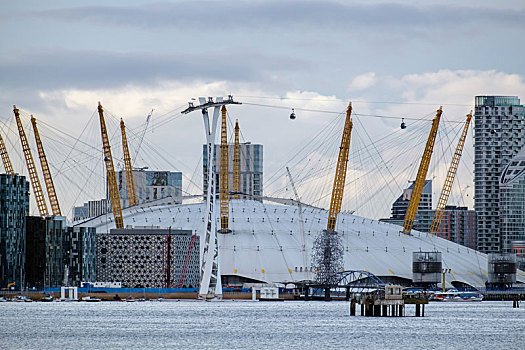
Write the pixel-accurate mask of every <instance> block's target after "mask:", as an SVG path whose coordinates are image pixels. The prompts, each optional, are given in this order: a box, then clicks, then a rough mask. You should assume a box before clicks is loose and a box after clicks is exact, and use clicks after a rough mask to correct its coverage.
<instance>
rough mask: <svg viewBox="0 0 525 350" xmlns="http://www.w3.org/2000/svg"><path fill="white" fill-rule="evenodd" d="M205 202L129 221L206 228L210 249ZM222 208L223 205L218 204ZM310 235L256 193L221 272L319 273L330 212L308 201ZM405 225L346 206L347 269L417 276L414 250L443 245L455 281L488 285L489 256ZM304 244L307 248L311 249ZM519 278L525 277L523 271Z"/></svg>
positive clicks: (235, 215)
mask: <svg viewBox="0 0 525 350" xmlns="http://www.w3.org/2000/svg"><path fill="white" fill-rule="evenodd" d="M204 210H205V204H204V203H197V204H181V205H161V206H154V207H148V208H126V209H124V210H123V215H124V224H125V225H126V226H128V225H133V226H153V227H155V226H158V227H160V228H167V227H172V228H174V229H189V230H192V231H194V232H196V233H197V234H198V235H200V240H201V244H200V247H201V256H202V250H203V249H204V234H203V232H204V227H205V222H204ZM217 210H218V208H217ZM302 216H303V220H304V235H303V233H302V229H301V224H300V215H299V208H298V207H297V206H288V205H279V204H267V203H261V202H258V201H254V200H241V199H232V200H231V201H230V229H231V230H232V233H229V234H218V237H219V265H220V272H221V275H237V276H242V277H247V278H251V279H256V280H261V281H266V282H269V283H272V282H284V281H288V282H292V281H301V280H306V279H313V277H314V273H313V272H310V269H309V267H310V259H311V256H312V252H311V249H312V244H313V241H314V239H315V238H316V236H317V235H318V234H319V233H320V232H321V231H322V230H323V229H326V224H327V218H328V211H326V210H323V209H315V208H311V207H308V208H303V209H302ZM79 225H80V226H89V227H95V228H96V229H97V233H107V232H109V230H110V229H113V228H115V224H114V221H113V216H112V214H107V215H103V216H100V217H96V218H92V219H90V220H88V221H85V222H83V223H81V224H79ZM401 229H402V228H401V227H400V226H397V225H393V224H389V223H384V222H379V221H377V220H371V219H365V218H362V217H359V216H356V215H352V214H347V213H340V214H339V216H338V219H337V225H336V230H337V232H338V233H339V234H340V235H341V239H342V242H343V246H344V266H345V270H366V271H369V272H371V273H373V274H375V275H377V276H398V277H402V278H407V279H412V252H415V251H423V252H430V251H439V252H441V253H442V262H443V268H446V269H451V270H452V272H451V273H448V274H447V276H446V279H447V285H449V283H450V282H452V281H461V282H464V283H467V284H469V285H472V286H476V287H484V286H485V281H486V280H487V255H486V254H483V253H480V252H477V251H475V250H472V249H469V248H467V247H465V246H462V245H459V244H456V243H453V242H451V241H448V240H446V239H443V238H439V237H436V236H433V235H430V234H428V233H422V232H418V231H412V235H410V236H408V235H404V234H402V233H400V230H401ZM303 246H304V247H305V249H303ZM517 280H518V281H521V282H525V274H524V273H523V272H522V271H518V276H517Z"/></svg>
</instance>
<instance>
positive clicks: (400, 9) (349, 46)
mask: <svg viewBox="0 0 525 350" xmlns="http://www.w3.org/2000/svg"><path fill="white" fill-rule="evenodd" d="M2 8H3V11H2V13H1V14H0V30H1V34H0V38H1V41H0V45H1V46H2V50H1V53H0V76H1V79H0V84H1V89H2V94H1V95H0V102H1V103H0V121H1V122H2V124H0V126H2V133H3V136H4V138H7V144H8V150H9V151H10V154H11V158H13V163H14V165H15V167H16V168H18V169H15V170H17V171H18V172H20V173H26V172H27V171H24V168H25V167H24V163H23V160H22V158H21V156H20V155H21V152H20V150H19V149H18V148H20V147H19V144H18V143H17V142H18V140H16V137H15V136H16V135H13V130H14V129H13V117H12V105H13V104H16V105H17V106H18V107H20V108H21V109H22V110H23V116H25V117H27V118H28V115H29V114H30V113H32V114H34V115H35V116H36V117H37V119H38V120H40V121H41V123H42V125H43V127H44V131H45V132H43V134H44V136H43V137H45V136H49V139H48V140H47V141H46V140H45V141H44V143H45V145H46V146H47V145H49V146H48V148H50V149H52V150H55V152H54V153H53V154H48V157H49V158H50V160H51V161H52V162H53V164H52V170H53V171H54V172H56V173H57V175H56V177H57V180H56V181H57V182H58V185H57V187H58V190H59V194H61V195H62V198H64V200H63V201H64V204H63V207H65V210H68V211H69V210H70V208H71V207H72V205H74V204H81V202H82V201H84V200H87V199H95V198H97V197H100V196H101V195H102V194H101V193H92V194H90V193H88V191H86V189H85V187H86V184H87V181H88V180H87V179H82V180H81V179H79V178H77V175H74V173H72V172H70V173H68V171H67V169H70V168H72V167H73V165H72V164H74V163H73V162H74V160H71V159H70V158H72V157H74V156H75V154H76V153H75V152H78V149H77V148H74V147H77V146H74V145H73V144H75V145H78V144H79V143H82V142H85V143H86V144H89V145H91V146H92V147H94V148H98V147H100V136H98V135H97V136H95V130H96V126H97V125H96V124H93V122H92V119H93V113H94V111H95V110H96V105H97V101H101V102H102V104H103V105H104V107H105V108H106V109H107V110H108V111H109V112H110V113H111V114H112V115H113V116H115V117H118V118H120V117H123V118H124V119H125V121H126V124H127V126H128V128H130V129H131V130H135V132H136V134H135V133H131V136H130V139H131V140H130V143H131V146H130V147H131V148H132V153H133V148H134V147H137V145H138V141H137V140H138V139H140V136H139V135H141V132H140V130H141V128H142V126H143V124H144V121H145V119H146V116H147V114H148V113H149V112H150V111H151V109H154V113H153V117H152V122H151V126H153V128H154V129H152V130H150V131H148V132H146V135H145V141H144V142H145V143H147V144H148V145H150V146H151V149H152V151H150V152H151V154H152V155H151V157H152V158H155V157H157V159H155V160H151V159H148V158H147V157H146V158H145V159H144V157H145V156H144V155H142V157H143V158H140V164H138V165H143V166H150V168H170V169H174V170H175V169H176V170H181V171H183V172H184V173H185V176H186V177H187V178H186V180H185V181H186V183H187V184H188V185H189V183H190V182H191V181H190V179H193V181H194V182H195V183H196V184H200V183H201V181H202V179H201V178H199V177H198V176H200V170H199V169H198V167H199V161H200V160H199V159H200V156H201V150H202V148H201V147H202V146H201V144H202V143H203V142H204V134H203V131H202V121H201V120H199V119H200V116H199V115H197V114H195V115H188V116H185V117H179V115H180V110H181V107H182V106H183V105H184V104H185V103H187V101H189V100H190V99H191V98H194V97H198V96H225V95H228V94H233V95H234V96H235V98H236V99H237V100H239V101H241V102H243V103H244V104H243V105H242V106H238V107H231V108H230V109H229V115H230V118H231V119H232V120H234V119H236V118H238V119H239V122H240V123H241V128H242V130H243V137H244V140H247V141H252V142H255V143H262V144H264V147H265V151H264V161H265V178H266V179H274V178H276V177H277V178H280V177H285V174H284V173H283V172H282V169H283V167H284V166H286V165H290V167H291V170H293V171H292V172H294V171H295V172H299V171H301V170H300V169H303V170H304V166H302V165H301V163H300V162H294V161H292V160H291V159H292V158H293V156H294V155H295V154H301V152H306V153H305V154H302V155H301V156H302V157H309V152H313V150H314V149H315V148H312V149H311V150H309V148H308V147H307V146H305V145H306V144H307V142H308V139H309V138H312V137H313V136H314V135H316V133H317V132H318V131H319V130H321V129H322V128H323V127H325V126H326V125H328V124H330V123H340V126H342V118H338V117H337V114H334V113H326V112H343V111H344V110H345V108H346V105H347V103H348V101H349V100H352V101H354V102H353V105H354V111H355V113H357V116H356V117H357V118H358V119H359V124H357V125H356V128H355V130H354V132H355V133H357V134H358V135H360V137H362V140H365V139H370V140H375V138H377V137H383V136H385V135H390V134H393V133H394V130H395V132H397V129H398V125H399V119H400V118H402V117H406V118H414V120H415V119H420V118H427V119H428V120H430V118H431V117H432V114H433V113H434V112H435V110H436V109H437V108H438V107H439V105H443V107H444V110H445V116H446V118H448V119H447V120H449V121H451V125H454V121H461V120H463V119H464V116H465V115H466V114H467V113H468V111H469V110H470V109H471V108H472V104H473V100H474V96H475V95H484V94H498V95H507V94H508V95H518V96H520V97H522V98H525V83H524V80H523V77H524V76H525V65H524V64H523V56H524V49H523V45H522V42H523V40H522V39H523V37H524V34H525V25H524V24H523V18H524V17H525V2H523V1H520V0H508V1H507V0H502V1H498V2H494V1H479V0H478V1H474V0H472V1H471V0H464V1H457V0H456V1H452V0H440V1H438V0H435V1H434V0H430V1H424V2H421V1H415V0H414V1H412V0H408V1H395V0H392V1H381V0H373V1H372V0H367V1H365V0H363V1H342V0H340V1H336V0H333V1H182V0H181V1H163V2H152V1H142V0H129V1H112V0H104V1H98V0H96V1H74V2H71V1H66V0H63V1H33V0H29V1H11V2H8V3H4V4H3V5H2ZM258 105H264V106H258ZM276 107H281V108H282V109H281V108H276ZM289 108H296V110H297V111H298V113H297V114H298V118H297V120H295V121H294V122H293V123H292V122H291V121H290V120H289V119H288V118H287V115H288V114H289V111H290V109H289ZM304 109H309V110H319V111H325V112H313V111H306V110H304ZM359 114H362V115H363V116H362V117H359ZM365 115H382V116H388V117H391V118H372V117H370V118H367V117H366V116H365ZM396 118H397V119H396ZM27 120H28V119H25V121H26V122H27ZM90 123H91V124H90ZM156 123H157V124H156ZM115 125H116V123H115ZM155 125H157V126H158V127H157V128H156V129H155ZM425 125H427V126H428V127H429V126H430V124H429V123H427V124H425ZM46 127H47V129H46ZM54 128H56V129H54ZM456 129H457V128H456ZM90 130H91V131H92V134H90V133H89V131H90ZM420 131H421V135H423V137H422V140H423V142H424V139H425V138H426V134H428V128H426V127H423V126H422V127H421V130H420ZM60 132H63V133H64V134H67V135H70V136H71V137H70V138H69V139H68V138H67V137H69V136H58V135H59V133H60ZM83 132H84V133H83ZM453 133H454V132H453V131H450V133H449V134H450V135H452V134H453ZM327 135H328V134H327ZM329 135H331V136H332V137H333V138H334V140H333V144H334V145H336V149H337V143H338V142H339V140H337V138H338V137H339V136H338V137H335V136H334V135H336V133H333V134H329ZM365 135H366V136H365ZM411 135H412V137H413V138H415V137H416V135H417V134H411ZM117 136H118V135H117ZM97 137H98V138H97ZM385 137H386V136H385ZM450 137H452V136H450ZM74 138H79V139H80V141H74ZM59 140H62V143H61V142H60V141H59ZM65 140H69V141H65ZM118 140H119V139H118V138H115V142H117V141H118ZM46 142H47V143H46ZM353 142H354V141H353ZM356 142H357V141H356ZM407 142H408V141H407ZM453 142H454V143H455V142H456V141H453ZM370 145H373V142H372V141H371V143H370V144H369V146H370ZM467 146H471V142H470V143H469V145H467ZM85 147H88V148H89V146H88V145H85ZM115 147H116V145H115V146H114V148H115ZM356 147H357V146H356ZM362 147H363V148H362V149H363V150H364V149H365V148H366V145H365V142H364V141H363V145H362ZM389 147H390V148H392V147H394V146H389ZM395 147H399V149H400V150H401V149H402V145H396V146H395ZM414 147H415V146H414ZM422 147H424V146H422ZM88 148H86V149H88ZM153 149H157V151H153ZM336 151H337V150H336ZM336 151H335V152H336ZM417 151H418V153H422V148H421V149H418V150H417ZM83 152H84V153H88V152H87V151H83ZM155 152H158V154H156V153H155ZM363 152H364V151H363ZM48 153H49V151H48ZM154 154H156V155H154ZM470 154H473V152H472V151H470ZM86 156H87V155H86ZM75 157H76V160H77V161H78V157H79V156H78V155H77V156H75ZM93 157H94V158H93V159H97V160H100V159H98V158H97V157H98V155H96V156H95V155H93ZM318 157H319V159H321V158H323V157H328V155H327V154H321V155H318ZM402 158H403V157H401V158H400V160H399V162H402V161H404V160H403V159H402ZM415 158H417V155H416V156H415ZM168 160H169V161H168ZM319 161H320V160H319ZM382 161H384V163H385V164H388V162H389V161H390V159H382ZM469 161H470V164H469V165H467V166H465V167H466V168H470V170H465V169H464V170H463V171H462V172H461V175H460V177H461V179H462V181H463V183H462V185H461V188H463V189H464V190H465V192H468V191H469V189H468V188H469V187H470V183H471V181H472V160H471V159H470V160H469ZM446 162H448V161H446ZM446 162H444V163H446ZM99 163H102V162H99ZM408 163H410V162H408ZM67 164H69V165H67ZM97 164H98V163H97ZM408 165H409V164H407V166H408ZM96 166H97V167H99V166H100V164H99V165H96ZM376 166H378V167H380V165H377V164H376ZM93 167H94V166H93ZM446 167H447V165H444V166H441V165H436V166H435V168H436V169H438V168H443V169H445V170H444V171H446ZM351 168H352V167H351ZM413 168H415V167H412V168H411V169H412V170H411V171H412V172H413V171H414V170H413ZM196 169H198V170H197V171H196ZM354 170H355V174H354V175H355V176H358V177H359V176H360V177H366V176H368V178H369V181H370V179H372V178H375V177H378V176H379V177H381V178H383V180H382V181H385V183H387V182H392V181H388V180H387V179H384V174H379V172H377V171H376V172H373V171H372V170H371V168H368V170H367V171H366V172H364V171H363V173H361V174H360V175H356V174H358V173H359V171H358V170H357V165H355V166H354ZM71 171H72V170H71ZM194 172H196V174H197V176H195V175H193V173H194ZM389 172H391V171H390V170H389V169H387V172H386V173H389ZM101 173H102V170H101ZM366 174H369V175H366ZM354 175H352V173H350V174H349V176H350V178H352V176H354ZM406 176H407V178H398V179H397V180H395V181H394V182H396V181H397V182H398V183H396V185H395V186H394V187H393V189H392V188H389V189H388V190H386V187H385V194H384V201H391V200H393V199H394V198H395V196H397V195H398V194H399V190H400V188H401V187H404V186H405V184H406V183H407V181H408V180H409V178H410V176H412V177H413V174H412V173H410V171H409V172H408V173H407V175H406ZM432 176H435V178H436V179H439V175H432ZM298 177H299V175H298ZM429 177H430V175H429ZM72 178H75V180H71V179H72ZM354 180H355V179H354ZM71 181H76V182H75V183H74V184H73V185H72V184H71V183H70V182H71ZM319 181H321V180H319ZM436 181H438V180H436ZM84 182H86V184H85V183H84ZM299 182H300V181H299ZM265 186H266V184H265ZM272 186H275V188H273V187H272ZM298 186H299V187H300V188H301V191H302V192H303V193H305V195H306V193H315V192H316V191H317V190H319V191H320V189H319V188H318V187H316V185H315V184H312V183H311V182H310V184H304V185H302V184H299V185H298ZM440 186H441V184H437V183H436V185H435V186H434V187H435V188H434V192H435V193H436V195H435V197H436V196H437V197H439V188H440ZM99 187H100V186H99ZM185 187H186V186H185ZM280 187H283V188H284V187H286V178H284V180H274V181H273V182H272V183H270V184H269V185H268V187H267V189H268V193H270V192H272V193H275V195H279V194H281V195H285V196H291V195H290V194H289V193H288V194H286V193H284V194H283V193H279V191H278V189H279V188H280ZM461 188H460V189H459V190H458V191H460V192H461V191H463V190H462V189H461ZM186 189H187V191H188V192H193V193H195V192H196V191H197V187H196V186H193V188H192V187H186ZM286 190H287V189H284V191H286ZM97 191H99V192H100V191H102V192H103V189H102V190H100V188H99V189H98V190H97ZM319 191H317V192H319ZM93 192H95V190H93ZM325 192H326V191H325ZM328 192H329V191H328ZM354 194H355V192H354ZM90 197H91V198H90ZM314 197H315V195H311V198H310V200H314ZM348 198H349V201H346V202H345V205H344V206H345V209H346V210H356V209H357V210H358V213H361V214H362V215H367V216H372V217H382V216H385V215H388V210H389V204H388V205H383V206H381V207H380V206H378V207H377V208H374V207H369V208H368V209H367V210H364V211H362V212H360V211H359V204H358V202H359V199H356V198H354V199H350V198H353V197H352V195H351V194H349V197H348ZM470 198H471V196H470ZM382 201H383V199H382ZM317 204H319V205H325V204H324V203H323V202H319V203H317ZM456 204H460V203H456ZM465 204H469V205H471V203H469V202H468V200H467V203H465Z"/></svg>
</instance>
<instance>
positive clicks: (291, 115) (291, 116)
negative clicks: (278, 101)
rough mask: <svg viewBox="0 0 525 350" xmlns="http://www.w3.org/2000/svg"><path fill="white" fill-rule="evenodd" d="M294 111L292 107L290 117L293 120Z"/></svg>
mask: <svg viewBox="0 0 525 350" xmlns="http://www.w3.org/2000/svg"><path fill="white" fill-rule="evenodd" d="M295 117H296V116H295V111H294V109H293V108H292V113H290V119H292V120H294V119H295Z"/></svg>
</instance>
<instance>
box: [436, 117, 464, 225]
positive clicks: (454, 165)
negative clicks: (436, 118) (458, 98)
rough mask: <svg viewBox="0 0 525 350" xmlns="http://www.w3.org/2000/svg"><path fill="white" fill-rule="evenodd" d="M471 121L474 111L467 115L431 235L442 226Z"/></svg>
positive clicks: (440, 198)
mask: <svg viewBox="0 0 525 350" xmlns="http://www.w3.org/2000/svg"><path fill="white" fill-rule="evenodd" d="M471 119H472V111H470V113H469V114H468V115H467V120H466V121H465V126H464V127H463V132H462V133H461V136H460V137H459V141H458V145H457V147H456V152H454V156H453V157H452V163H450V167H449V168H448V173H447V178H446V180H445V184H444V185H443V189H442V190H441V195H440V196H439V201H438V205H437V207H436V212H435V213H434V219H433V220H432V225H431V226H430V233H432V234H437V233H438V231H439V227H440V226H441V219H442V218H443V214H444V213H445V207H446V205H447V202H448V197H449V195H450V191H451V190H452V184H453V183H454V178H455V177H456V173H457V171H458V165H459V160H460V159H461V154H462V153H463V146H464V145H465V139H466V138H467V132H468V127H469V125H470V120H471Z"/></svg>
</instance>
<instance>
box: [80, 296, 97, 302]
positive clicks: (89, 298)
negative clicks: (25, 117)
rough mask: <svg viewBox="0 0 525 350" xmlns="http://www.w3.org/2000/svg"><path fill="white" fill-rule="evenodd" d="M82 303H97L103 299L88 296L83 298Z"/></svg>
mask: <svg viewBox="0 0 525 350" xmlns="http://www.w3.org/2000/svg"><path fill="white" fill-rule="evenodd" d="M82 301H87V302H89V303H97V302H99V301H102V299H100V298H93V297H91V296H89V295H88V296H87V297H82Z"/></svg>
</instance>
